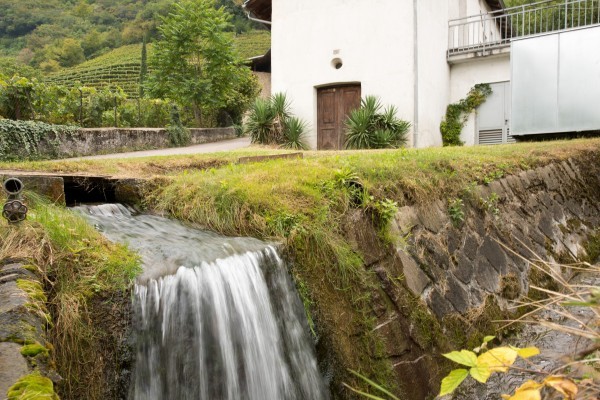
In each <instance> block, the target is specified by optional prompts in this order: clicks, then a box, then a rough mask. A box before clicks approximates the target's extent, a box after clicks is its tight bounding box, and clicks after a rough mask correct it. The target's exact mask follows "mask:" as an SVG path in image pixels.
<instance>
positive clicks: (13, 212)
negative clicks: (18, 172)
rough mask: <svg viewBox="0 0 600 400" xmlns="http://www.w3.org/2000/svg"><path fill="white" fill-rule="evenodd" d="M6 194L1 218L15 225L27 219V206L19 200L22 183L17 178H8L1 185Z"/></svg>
mask: <svg viewBox="0 0 600 400" xmlns="http://www.w3.org/2000/svg"><path fill="white" fill-rule="evenodd" d="M2 186H3V188H4V191H5V192H6V193H7V194H8V199H7V200H6V203H4V207H3V208H2V216H3V217H4V218H6V220H7V221H8V223H9V224H16V223H18V222H21V221H24V220H25V218H27V211H28V210H27V206H26V205H25V204H24V203H23V201H22V200H21V192H22V191H23V187H24V186H23V182H21V180H19V179H17V178H8V179H7V180H5V181H4V184H3V185H2Z"/></svg>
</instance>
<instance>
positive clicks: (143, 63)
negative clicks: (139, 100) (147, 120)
mask: <svg viewBox="0 0 600 400" xmlns="http://www.w3.org/2000/svg"><path fill="white" fill-rule="evenodd" d="M142 40H143V41H142V61H141V64H140V97H144V84H145V83H146V76H148V50H147V49H146V36H145V35H144V36H143V38H142Z"/></svg>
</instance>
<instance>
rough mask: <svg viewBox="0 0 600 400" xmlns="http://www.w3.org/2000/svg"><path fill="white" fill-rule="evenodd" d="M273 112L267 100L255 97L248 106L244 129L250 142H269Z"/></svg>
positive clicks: (270, 139)
mask: <svg viewBox="0 0 600 400" xmlns="http://www.w3.org/2000/svg"><path fill="white" fill-rule="evenodd" d="M274 118H275V114H274V112H273V108H272V107H271V102H270V101H269V100H265V99H261V98H257V99H256V100H255V101H254V104H253V105H252V107H251V108H250V113H249V115H248V120H247V121H246V126H245V129H244V131H245V132H246V133H247V134H249V135H250V140H251V141H252V143H260V144H269V143H271V141H272V131H273V119H274Z"/></svg>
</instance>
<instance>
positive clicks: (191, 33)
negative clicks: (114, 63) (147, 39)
mask: <svg viewBox="0 0 600 400" xmlns="http://www.w3.org/2000/svg"><path fill="white" fill-rule="evenodd" d="M171 10H172V11H171V13H170V14H169V15H168V16H167V17H165V18H164V19H163V21H162V24H161V26H160V27H159V31H160V33H161V36H162V37H161V39H160V40H159V41H158V42H157V43H156V44H155V47H154V49H155V50H154V57H153V58H152V59H151V64H150V65H151V66H152V68H151V71H152V73H151V75H150V76H149V79H148V88H149V90H150V92H151V94H152V95H153V96H157V97H163V98H170V99H176V100H178V101H180V102H181V103H182V105H184V106H191V107H192V109H193V110H194V114H195V117H196V122H197V123H198V124H201V115H202V112H207V113H210V114H214V113H216V112H217V110H219V109H222V108H225V107H226V106H227V103H228V100H229V99H230V98H231V96H235V93H236V88H237V87H239V86H240V85H239V82H241V81H247V80H248V75H249V74H251V72H250V70H249V68H247V67H245V66H244V65H243V62H242V60H241V59H240V57H239V56H238V55H237V53H236V51H235V49H234V47H233V42H232V37H231V34H228V33H226V31H227V30H228V29H229V28H230V24H229V18H230V17H229V15H228V14H227V13H226V12H225V10H224V9H223V8H222V7H221V8H218V9H217V8H215V2H214V0H183V1H181V2H179V3H176V4H173V6H172V9H171Z"/></svg>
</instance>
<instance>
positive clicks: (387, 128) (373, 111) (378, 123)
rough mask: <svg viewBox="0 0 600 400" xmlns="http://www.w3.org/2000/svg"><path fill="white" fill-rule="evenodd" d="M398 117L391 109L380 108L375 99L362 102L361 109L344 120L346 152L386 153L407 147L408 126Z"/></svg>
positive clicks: (394, 108) (395, 111)
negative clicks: (387, 150) (356, 150)
mask: <svg viewBox="0 0 600 400" xmlns="http://www.w3.org/2000/svg"><path fill="white" fill-rule="evenodd" d="M397 113H398V109H397V108H396V107H395V106H393V105H390V106H388V107H386V108H383V105H382V104H381V101H380V100H379V98H378V97H375V96H367V97H365V98H364V99H362V100H361V101H360V108H358V109H356V110H354V111H352V112H351V113H350V115H349V116H348V119H347V120H346V148H348V149H385V148H398V147H402V146H404V145H406V142H407V134H408V130H409V129H410V126H411V124H410V122H408V121H404V120H402V119H399V118H398V117H397V116H396V114H397Z"/></svg>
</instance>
